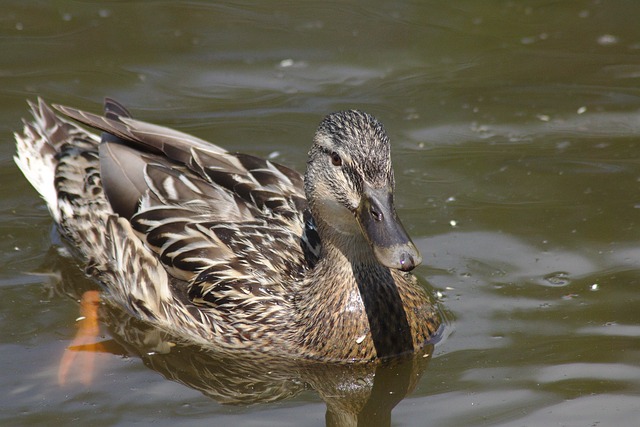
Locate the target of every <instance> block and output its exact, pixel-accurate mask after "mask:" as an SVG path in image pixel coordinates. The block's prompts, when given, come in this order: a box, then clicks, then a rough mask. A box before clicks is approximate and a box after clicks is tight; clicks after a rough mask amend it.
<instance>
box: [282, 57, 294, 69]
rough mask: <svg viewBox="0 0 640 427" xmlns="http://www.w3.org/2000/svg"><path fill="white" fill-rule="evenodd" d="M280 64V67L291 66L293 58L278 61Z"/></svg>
mask: <svg viewBox="0 0 640 427" xmlns="http://www.w3.org/2000/svg"><path fill="white" fill-rule="evenodd" d="M280 66H281V67H282V68H287V67H293V59H291V58H287V59H283V60H282V61H280Z"/></svg>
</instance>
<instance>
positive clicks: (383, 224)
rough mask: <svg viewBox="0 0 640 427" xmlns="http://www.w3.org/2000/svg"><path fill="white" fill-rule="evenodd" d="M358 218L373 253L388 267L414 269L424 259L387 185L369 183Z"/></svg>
mask: <svg viewBox="0 0 640 427" xmlns="http://www.w3.org/2000/svg"><path fill="white" fill-rule="evenodd" d="M363 190H364V191H363V193H364V194H363V196H362V200H361V201H360V205H359V206H358V208H357V209H356V212H355V213H356V218H357V220H358V223H359V224H360V227H361V228H362V232H363V234H364V236H365V237H366V239H367V240H368V241H369V244H370V245H371V247H372V249H373V253H374V254H375V256H376V258H377V259H378V261H379V262H380V264H382V265H384V266H385V267H389V268H395V269H398V270H402V271H409V270H413V269H414V268H415V267H416V266H418V264H420V263H421V262H422V257H421V256H420V253H419V252H418V249H417V248H416V246H415V245H414V244H413V242H412V241H411V238H410V237H409V235H408V234H407V232H406V231H405V230H404V227H403V226H402V223H401V222H400V219H399V218H398V215H397V214H396V209H395V207H394V204H393V193H392V192H391V190H390V189H387V188H372V187H369V186H367V185H365V188H364V189H363Z"/></svg>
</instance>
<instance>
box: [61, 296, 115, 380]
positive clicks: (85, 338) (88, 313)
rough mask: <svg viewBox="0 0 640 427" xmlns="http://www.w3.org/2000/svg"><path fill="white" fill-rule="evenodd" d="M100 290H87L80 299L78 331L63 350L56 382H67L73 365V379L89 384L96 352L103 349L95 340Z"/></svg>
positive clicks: (97, 332)
mask: <svg viewBox="0 0 640 427" xmlns="http://www.w3.org/2000/svg"><path fill="white" fill-rule="evenodd" d="M99 303H100V292H98V291H87V292H85V293H84V294H83V295H82V298H81V299H80V317H79V318H78V332H77V333H76V336H75V338H74V339H73V341H72V342H71V345H70V346H69V347H67V348H66V349H65V350H64V354H63V355H62V360H61V361H60V366H59V368H58V383H59V384H60V385H64V384H66V383H67V379H68V378H69V374H70V372H71V367H72V365H73V367H74V369H73V379H74V380H78V381H80V382H81V383H83V384H85V385H89V384H91V382H92V380H93V375H94V367H95V359H96V353H101V352H104V351H105V348H104V345H103V344H102V343H100V342H97V339H98V336H99V335H100V324H99V323H98V306H99Z"/></svg>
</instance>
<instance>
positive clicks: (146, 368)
mask: <svg viewBox="0 0 640 427" xmlns="http://www.w3.org/2000/svg"><path fill="white" fill-rule="evenodd" d="M638 16H640V3H638V2H636V1H633V0H628V1H608V2H600V1H595V0H593V1H592V0H584V1H579V0H575V1H563V2H549V1H522V2H515V1H497V0H491V1H483V2H477V1H476V2H474V1H456V2H439V1H435V0H434V1H423V2H383V1H373V2H368V3H366V4H364V3H359V2H329V3H328V2H315V1H309V2H291V1H269V2H262V3H260V2H256V3H254V2H232V3H222V4H210V3H208V2H189V3H180V4H177V3H176V4H174V3H173V2H163V1H157V2H141V3H132V4H128V3H119V2H104V3H101V2H93V1H83V2H72V1H57V2H37V1H29V2H24V1H7V2H5V3H4V4H3V18H2V19H0V46H1V47H2V52H3V54H2V55H0V80H1V81H2V85H1V86H0V94H1V96H0V131H1V133H2V135H3V138H2V139H1V140H0V141H1V143H0V162H1V164H2V167H1V168H0V174H1V177H0V182H1V183H2V184H1V185H0V199H1V200H2V201H3V202H2V205H1V208H0V233H1V234H2V239H0V241H1V243H0V245H2V246H1V247H2V251H1V253H2V257H3V260H2V262H1V263H0V265H2V267H1V269H0V366H2V371H3V375H2V379H1V380H0V390H1V392H2V396H3V397H2V399H0V419H1V420H2V424H3V425H42V424H51V423H52V422H54V421H55V422H56V423H65V424H66V423H71V422H74V421H75V422H78V423H82V424H88V423H91V424H92V425H129V424H131V423H134V422H139V423H143V424H149V423H154V424H156V425H175V424H176V423H179V424H180V425H202V424H205V423H207V424H210V425H274V426H275V425H278V426H280V425H296V426H299V425H308V426H318V425H325V423H329V424H331V423H334V424H343V423H346V422H349V421H354V418H353V417H351V418H349V416H348V414H349V408H344V407H340V402H344V401H345V400H341V399H333V400H332V399H331V396H327V393H324V394H323V392H322V390H323V385H326V384H332V385H331V387H333V388H332V389H331V390H334V391H335V390H336V387H338V388H339V384H338V385H336V383H335V381H334V382H331V379H336V378H343V379H345V378H346V379H349V378H356V380H354V381H352V382H349V381H347V380H345V383H347V384H360V385H362V390H364V391H360V390H359V389H357V390H350V391H349V392H348V393H351V394H350V395H349V396H360V395H359V394H358V393H361V392H362V395H363V396H364V397H362V396H360V397H362V399H364V400H363V402H364V401H366V400H367V398H369V397H370V396H373V395H375V393H373V392H372V391H371V390H372V389H371V386H374V388H375V386H376V385H377V387H378V388H375V390H376V393H377V392H380V393H381V395H387V396H389V395H391V396H393V393H397V395H399V396H400V397H399V398H395V397H394V398H388V397H385V398H381V397H379V396H378V397H375V398H373V399H372V400H371V402H374V403H376V404H379V405H380V407H384V408H385V410H384V411H379V413H377V412H376V411H369V412H366V411H365V415H366V416H363V417H361V422H362V423H368V424H372V423H373V425H375V423H380V424H384V423H387V424H388V423H392V424H393V425H403V426H405V425H406V426H422V425H438V426H459V425H528V426H535V425H540V426H546V425H570V426H571V425H576V426H589V425H633V424H634V423H635V422H636V419H637V413H638V407H639V402H640V401H639V400H638V395H639V394H640V363H639V362H638V361H639V360H640V312H639V311H638V308H637V307H638V305H639V304H640V301H639V300H640V297H639V296H638V293H637V289H638V286H639V281H640V271H639V269H638V263H639V260H640V247H639V246H638V243H637V242H638V241H639V237H640V236H639V234H640V233H639V231H638V227H637V222H638V220H637V218H638V215H639V213H640V211H639V208H640V192H639V190H638V182H639V180H640V164H639V162H638V152H639V151H638V150H639V149H640V121H639V120H638V110H639V109H640V90H638V87H639V86H640V85H639V83H640V81H639V80H640V27H639V26H638V25H637V17H638ZM36 96H42V97H44V98H45V99H46V100H47V101H50V102H56V103H61V104H67V105H72V106H76V107H79V108H83V109H86V110H90V111H99V109H100V108H101V106H100V104H101V101H102V98H103V97H104V96H111V97H114V98H116V99H118V100H120V101H121V102H123V103H124V104H125V105H127V106H128V107H129V108H130V109H131V111H132V112H133V113H134V114H135V115H136V116H137V117H139V118H140V119H143V120H148V121H152V122H155V123H158V124H162V125H167V126H171V127H175V128H178V129H180V130H182V131H186V132H190V133H193V134H196V135H198V136H199V137H202V138H204V139H207V140H211V141H213V142H215V143H216V144H219V145H222V146H224V147H226V148H228V149H229V150H233V151H244V152H249V153H251V154H255V155H261V156H271V157H272V158H274V159H276V160H277V161H279V162H281V163H284V164H287V165H289V166H292V167H294V168H296V169H298V170H303V168H304V166H305V159H306V153H307V150H308V148H309V146H310V142H311V137H312V135H313V132H314V130H315V127H316V126H317V124H318V122H319V121H320V119H321V118H322V116H324V115H325V114H326V113H328V112H330V111H334V110H337V109H342V108H360V109H363V110H366V111H368V112H370V113H372V114H374V115H376V116H377V117H378V118H379V119H380V120H381V121H383V123H385V125H386V127H387V130H388V132H389V134H390V136H391V139H392V155H393V160H394V164H395V168H396V180H397V195H396V198H397V202H398V205H399V214H400V216H401V217H402V218H403V222H404V224H405V225H406V226H407V228H408V231H409V232H410V233H411V235H412V236H414V242H415V243H416V244H417V245H418V246H419V248H420V249H421V251H422V255H423V258H424V263H423V266H422V267H420V268H419V269H418V270H417V275H418V276H419V277H420V278H421V279H422V280H423V281H424V283H425V286H426V287H427V289H428V290H429V291H430V292H432V293H433V294H434V295H437V296H438V297H439V298H440V300H441V302H442V304H443V307H445V308H446V310H447V313H448V314H449V317H450V322H451V323H450V325H449V327H448V329H447V334H446V336H445V338H444V340H443V341H442V342H441V343H440V344H439V345H438V346H437V347H436V348H435V349H434V354H433V357H432V358H431V360H430V361H425V363H424V366H422V365H421V366H419V367H418V368H416V369H417V371H416V372H414V371H413V369H414V368H415V367H414V366H413V365H411V366H409V365H406V364H405V365H402V364H400V365H399V366H396V367H391V368H389V369H388V370H382V371H379V372H375V371H374V372H366V373H361V372H351V373H345V372H333V373H331V372H329V373H327V372H326V370H323V369H322V368H317V369H315V368H314V369H311V368H310V369H309V370H306V371H304V372H297V375H296V376H295V378H297V379H300V378H304V379H305V381H307V382H305V383H299V382H297V381H293V382H291V381H289V379H290V378H289V377H287V373H290V372H291V370H289V369H288V368H286V367H285V368H283V369H282V371H283V372H285V375H284V379H283V378H282V377H280V376H278V375H275V374H274V375H273V376H272V377H271V378H270V379H269V381H266V382H259V381H258V380H257V379H256V378H257V377H254V379H255V380H256V381H255V383H253V384H249V385H248V386H247V387H248V388H249V389H251V387H253V389H254V390H255V389H257V388H258V386H262V385H264V386H265V389H264V390H267V389H268V390H270V391H273V388H268V387H266V386H267V385H269V387H271V386H273V382H274V381H275V382H276V383H278V381H279V380H282V381H281V382H279V383H278V384H280V385H282V387H281V388H279V389H277V390H281V391H284V395H283V396H282V398H278V399H275V400H274V399H262V400H260V399H257V400H255V401H252V402H250V401H247V400H245V401H244V402H243V403H238V402H229V401H227V400H225V398H222V397H220V396H219V394H217V395H216V394H212V393H210V392H207V390H203V389H202V387H200V388H199V383H198V381H197V380H198V378H202V377H206V374H205V370H206V371H211V370H215V369H225V368H227V367H228V371H231V372H235V371H234V369H235V368H233V366H234V365H233V363H231V362H229V361H224V360H221V361H218V362H219V363H217V364H213V365H212V364H211V361H210V360H203V359H202V358H201V357H200V356H201V355H199V353H198V351H196V350H193V349H189V348H180V351H181V352H182V353H181V354H182V356H180V355H177V356H176V357H175V358H174V357H173V355H171V353H169V354H170V355H162V354H160V353H159V352H158V348H155V347H148V348H146V347H144V346H143V345H135V342H136V337H135V335H136V334H137V333H143V332H145V327H144V325H137V324H135V322H132V323H131V324H129V323H127V320H126V319H120V318H119V317H118V313H117V312H113V311H112V312H106V313H104V314H103V315H104V317H105V322H104V326H103V335H104V339H105V340H111V339H115V340H116V341H117V342H118V346H116V347H114V348H113V349H112V350H113V351H112V352H111V353H105V354H101V355H98V360H97V364H98V368H99V369H98V370H97V372H96V378H95V380H94V382H93V383H92V384H91V385H89V386H85V385H83V384H82V383H80V382H73V381H72V382H70V383H68V384H66V385H64V386H60V385H59V384H58V381H57V366H58V362H59V360H60V357H61V356H62V353H63V351H64V349H65V347H66V346H67V345H69V343H70V342H71V340H72V338H73V335H74V332H75V319H76V317H77V316H78V305H77V302H76V298H77V291H81V290H83V289H88V288H91V287H92V286H94V285H93V284H92V283H91V282H89V281H87V280H86V279H84V278H83V277H82V274H81V273H80V270H79V268H78V266H76V265H75V263H74V262H73V261H69V260H66V259H64V258H62V257H60V256H59V254H58V253H57V252H56V250H55V248H54V249H50V248H51V247H52V243H55V241H56V235H55V233H51V228H52V227H51V226H52V221H51V219H50V217H49V215H48V212H47V210H46V208H45V207H44V203H43V202H42V201H41V200H40V199H39V198H38V196H37V195H36V193H35V191H33V190H32V189H31V187H30V186H29V184H28V183H27V182H26V180H24V179H23V178H22V176H21V174H20V172H19V171H18V169H17V168H16V167H15V166H14V164H13V162H12V155H13V151H14V147H13V138H12V132H13V131H16V130H19V129H20V127H21V122H20V118H21V117H24V116H26V104H25V99H34V98H35V97H36ZM34 273H39V274H34ZM118 325H119V326H120V327H118ZM123 331H124V332H123ZM127 333H128V334H129V335H127ZM162 342H163V337H157V342H155V344H158V343H162ZM186 361H193V363H192V364H191V365H189V364H187V363H186ZM174 362H175V363H177V365H178V366H175V365H174ZM238 364H239V365H238V369H240V371H241V372H242V369H244V368H243V366H242V365H241V364H240V362H238ZM247 369H248V368H247ZM256 369H257V368H256ZM183 371H184V372H183ZM319 371H321V373H319ZM180 372H182V374H183V375H179V374H180ZM248 372H251V371H248ZM253 372H255V371H253ZM278 372H279V371H278ZM227 373H228V372H227ZM414 373H415V375H413V374H414ZM218 375H220V374H218ZM350 375H352V376H350ZM412 375H413V376H412ZM358 376H359V377H358ZM414 376H415V379H413V380H409V378H410V377H411V378H413V377H414ZM185 378H187V379H189V380H187V379H185ZM225 378H226V377H225ZM233 378H234V379H237V377H233ZM318 378H322V379H323V380H322V381H321V380H319V379H318ZM357 378H360V382H358V381H357ZM394 378H395V380H394ZM224 384H228V382H225V383H224ZM283 384H284V385H283ZM318 384H323V385H320V386H319V385H318ZM200 385H201V384H200ZM209 385H210V384H209ZM218 390H219V389H218ZM243 390H245V389H243ZM236 391H237V389H236ZM404 394H406V397H404V398H402V397H403V396H404ZM261 396H263V397H265V396H273V394H269V393H267V392H265V393H264V394H262V395H261ZM334 397H335V396H334ZM354 399H355V398H354ZM354 399H351V400H349V399H346V401H349V402H352V401H354ZM355 400H357V399H355ZM336 405H337V406H336ZM364 405H365V406H366V404H364ZM385 405H386V406H385ZM328 406H329V415H327V407H328ZM331 408H334V409H335V408H338V412H340V411H342V412H340V413H342V414H343V415H344V414H347V415H345V418H339V417H336V416H335V411H334V412H332V409H331ZM391 408H393V409H392V410H391ZM372 414H373V415H372ZM385 414H386V415H385ZM389 414H390V415H389ZM385 416H386V417H390V418H385ZM366 417H373V418H366ZM375 417H378V418H375ZM356 418H357V417H356Z"/></svg>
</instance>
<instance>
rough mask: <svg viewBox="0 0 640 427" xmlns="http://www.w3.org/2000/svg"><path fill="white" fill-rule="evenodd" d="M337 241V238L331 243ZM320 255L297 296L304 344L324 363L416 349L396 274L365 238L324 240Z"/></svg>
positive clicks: (340, 237)
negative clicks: (382, 261)
mask: <svg viewBox="0 0 640 427" xmlns="http://www.w3.org/2000/svg"><path fill="white" fill-rule="evenodd" d="M332 237H333V238H332ZM322 245H323V246H322V254H321V258H320V260H319V261H318V263H317V265H316V267H315V268H314V270H313V272H312V273H311V274H310V276H309V278H308V279H307V280H306V281H305V283H304V285H303V287H302V289H300V293H299V295H298V304H297V306H298V316H299V318H298V321H299V322H300V323H299V324H300V325H302V327H301V331H302V333H301V336H300V338H299V339H300V340H301V341H302V345H303V347H304V348H307V349H309V350H311V352H312V353H315V357H318V358H322V359H331V358H336V359H341V360H346V359H359V360H362V359H373V358H375V357H380V356H385V355H391V354H397V353H400V352H404V351H410V350H412V349H413V340H412V337H411V328H410V327H409V324H408V321H407V316H406V313H405V310H404V307H403V300H402V298H401V295H400V293H401V290H399V285H400V287H402V286H403V285H406V283H397V282H398V277H399V276H398V275H397V274H395V273H392V272H391V271H390V270H389V269H388V268H386V267H384V266H382V265H381V264H379V263H378V262H377V260H376V259H375V256H374V255H373V251H372V250H371V249H370V247H369V245H368V244H367V242H366V241H364V238H363V237H362V236H355V237H354V236H337V238H336V236H331V237H329V238H322Z"/></svg>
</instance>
